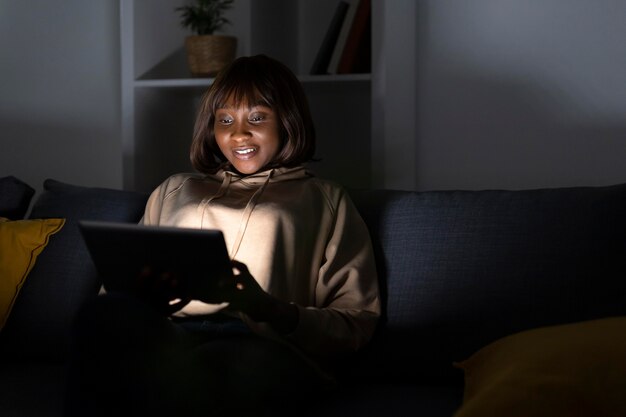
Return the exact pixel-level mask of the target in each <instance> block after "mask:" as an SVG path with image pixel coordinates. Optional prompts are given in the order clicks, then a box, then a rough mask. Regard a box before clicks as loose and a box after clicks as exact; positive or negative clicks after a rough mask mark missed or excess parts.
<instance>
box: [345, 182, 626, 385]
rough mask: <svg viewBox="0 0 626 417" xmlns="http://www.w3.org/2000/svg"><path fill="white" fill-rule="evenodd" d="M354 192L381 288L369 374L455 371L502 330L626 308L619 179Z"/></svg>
mask: <svg viewBox="0 0 626 417" xmlns="http://www.w3.org/2000/svg"><path fill="white" fill-rule="evenodd" d="M351 194H352V196H353V199H354V201H355V203H356V205H357V207H358V209H359V210H360V212H361V214H362V216H363V218H364V219H365V221H366V222H367V224H368V226H369V228H370V232H371V235H372V238H373V241H374V246H375V250H376V257H377V264H378V268H379V274H380V279H381V287H382V291H383V298H384V308H385V313H384V318H383V321H382V323H381V326H380V329H379V334H378V335H377V337H376V338H375V339H374V341H373V343H372V345H371V346H370V349H369V350H366V351H365V352H364V357H365V358H364V359H365V360H366V361H367V364H368V365H367V373H368V375H369V376H370V377H371V376H372V375H376V374H378V375H379V376H380V377H394V378H405V379H411V380H415V379H416V378H420V377H424V378H428V379H430V380H432V379H433V378H437V377H443V378H447V377H450V376H453V375H457V376H460V371H458V370H456V369H455V368H454V367H453V366H452V362H453V361H459V360H463V359H465V358H467V357H468V356H469V355H470V354H471V353H473V352H474V351H476V350H477V349H479V348H480V347H482V346H484V345H486V344H488V343H489V342H492V341H494V340H496V339H498V338H500V337H503V336H505V335H508V334H512V333H515V332H518V331H521V330H525V329H529V328H534V327H539V326H546V325H551V324H558V323H566V322H574V321H580V320H586V319H591V318H598V317H605V316H613V315H624V314H626V214H625V213H626V185H616V186H607V187H580V188H561V189H545V190H524V191H444V192H421V193H420V192H403V191H380V190H378V191H376V190H374V191H352V192H351ZM360 365H361V366H364V365H363V363H361V364H360Z"/></svg>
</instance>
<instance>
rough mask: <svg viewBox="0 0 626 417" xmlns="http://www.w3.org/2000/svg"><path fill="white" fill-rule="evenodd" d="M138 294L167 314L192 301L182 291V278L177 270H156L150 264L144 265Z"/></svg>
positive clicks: (139, 278)
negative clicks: (178, 275)
mask: <svg viewBox="0 0 626 417" xmlns="http://www.w3.org/2000/svg"><path fill="white" fill-rule="evenodd" d="M137 294H139V297H140V298H141V299H143V300H145V301H146V302H148V304H150V305H152V306H153V307H154V308H156V309H157V310H158V311H161V312H163V313H164V314H166V315H170V314H172V313H174V312H176V311H179V310H180V309H182V308H183V307H185V305H187V304H188V303H189V302H190V300H189V299H188V298H187V297H186V296H185V295H184V294H183V292H182V291H181V286H180V280H179V278H178V277H177V274H176V273H175V272H172V271H160V270H156V269H155V268H153V267H152V266H149V265H146V266H144V268H143V269H142V270H141V271H140V273H139V276H138V279H137Z"/></svg>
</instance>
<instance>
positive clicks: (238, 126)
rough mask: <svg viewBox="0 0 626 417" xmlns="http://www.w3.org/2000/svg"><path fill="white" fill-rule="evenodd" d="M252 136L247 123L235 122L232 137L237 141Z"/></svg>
mask: <svg viewBox="0 0 626 417" xmlns="http://www.w3.org/2000/svg"><path fill="white" fill-rule="evenodd" d="M248 137H250V131H249V130H248V128H247V126H246V124H245V123H242V122H237V123H235V124H234V129H233V132H232V138H233V139H234V140H237V141H241V140H244V139H247V138H248Z"/></svg>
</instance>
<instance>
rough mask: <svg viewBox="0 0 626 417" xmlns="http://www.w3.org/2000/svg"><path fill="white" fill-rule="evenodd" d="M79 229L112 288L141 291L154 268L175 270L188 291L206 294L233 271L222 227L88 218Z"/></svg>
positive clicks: (201, 296)
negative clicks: (143, 277)
mask: <svg viewBox="0 0 626 417" xmlns="http://www.w3.org/2000/svg"><path fill="white" fill-rule="evenodd" d="M79 228H80V231H81V233H82V235H83V238H84V240H85V243H86V244H87V248H88V249H89V253H90V254H91V257H92V259H93V262H94V264H95V266H96V269H97V271H98V274H99V275H100V277H101V279H102V282H103V285H104V288H105V290H107V291H136V290H137V287H138V280H139V276H140V274H141V273H142V271H144V270H145V269H146V268H150V270H151V271H152V272H153V273H155V274H160V273H161V272H169V273H172V274H174V275H175V276H176V279H177V280H178V281H179V285H180V288H181V289H182V291H184V293H185V294H187V295H190V296H192V297H193V298H196V299H206V298H210V296H211V294H212V293H213V292H214V291H216V289H217V288H221V287H222V286H223V283H224V279H228V278H229V277H231V276H232V267H231V263H230V259H229V257H228V251H227V250H226V244H225V242H224V236H223V234H222V232H221V231H220V230H200V229H187V228H179V227H163V226H144V225H138V224H133V223H113V222H100V221H85V220H83V221H80V222H79Z"/></svg>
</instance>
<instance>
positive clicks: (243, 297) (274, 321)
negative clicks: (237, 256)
mask: <svg viewBox="0 0 626 417" xmlns="http://www.w3.org/2000/svg"><path fill="white" fill-rule="evenodd" d="M232 263H233V274H234V278H235V289H234V290H233V295H232V298H231V299H230V303H229V304H230V305H229V308H230V309H233V310H238V311H241V312H242V313H244V314H246V315H247V316H248V317H250V318H251V319H252V320H254V321H256V322H267V323H269V324H270V325H271V326H272V327H274V328H275V329H276V330H277V331H279V332H281V333H283V334H286V333H290V332H291V331H293V330H294V329H295V327H296V325H297V323H298V308H297V307H296V306H295V305H294V304H291V303H287V302H285V301H282V300H279V299H278V298H276V297H273V296H272V295H270V294H268V293H267V292H265V291H264V290H263V288H261V286H260V285H259V283H258V282H257V281H256V280H255V279H254V277H253V276H252V275H251V274H250V271H248V267H247V266H246V265H245V264H243V263H241V262H238V261H232Z"/></svg>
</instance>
